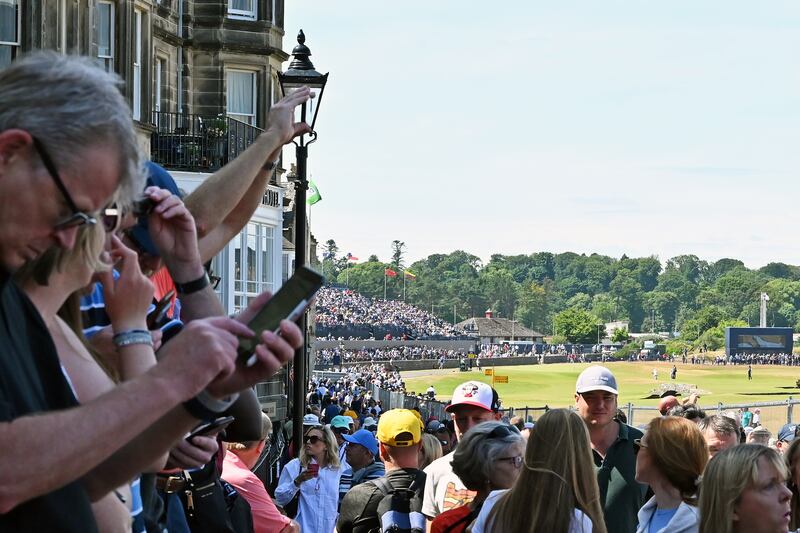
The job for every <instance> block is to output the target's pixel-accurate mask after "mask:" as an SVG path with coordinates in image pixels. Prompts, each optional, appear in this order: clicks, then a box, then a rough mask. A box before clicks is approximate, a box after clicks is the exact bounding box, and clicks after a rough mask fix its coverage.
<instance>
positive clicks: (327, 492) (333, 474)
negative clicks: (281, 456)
mask: <svg viewBox="0 0 800 533" xmlns="http://www.w3.org/2000/svg"><path fill="white" fill-rule="evenodd" d="M341 476H342V467H341V465H340V464H339V446H338V445H337V444H336V437H335V436H334V435H333V432H332V431H331V430H330V429H329V428H327V427H325V426H322V425H318V426H311V427H309V428H308V429H306V430H305V435H304V436H303V447H302V448H300V457H299V458H297V459H292V460H291V461H289V462H288V463H286V466H284V467H283V470H282V471H281V477H280V480H279V481H278V486H277V488H276V489H275V501H277V502H278V503H279V504H280V505H282V506H283V507H284V508H285V507H287V506H288V505H289V503H290V502H292V500H293V499H294V498H295V497H296V498H297V515H296V517H295V520H296V521H297V523H298V524H300V530H301V531H320V532H322V531H325V532H327V531H333V529H334V528H335V527H336V519H337V518H338V517H339V511H338V509H339V480H340V478H341Z"/></svg>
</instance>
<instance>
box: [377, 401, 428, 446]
mask: <svg viewBox="0 0 800 533" xmlns="http://www.w3.org/2000/svg"><path fill="white" fill-rule="evenodd" d="M377 436H378V440H379V441H381V442H382V443H383V444H386V445H387V446H395V447H398V448H401V447H406V446H413V445H414V444H416V443H418V442H419V441H420V440H422V418H421V417H420V415H419V413H417V412H416V411H413V410H411V409H391V410H390V411H386V412H385V413H383V414H381V418H380V420H378V435H377Z"/></svg>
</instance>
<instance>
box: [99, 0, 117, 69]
mask: <svg viewBox="0 0 800 533" xmlns="http://www.w3.org/2000/svg"><path fill="white" fill-rule="evenodd" d="M97 59H98V60H99V61H100V64H101V65H103V67H104V68H105V69H106V70H107V71H108V72H113V71H114V4H113V3H111V2H103V1H100V2H98V3H97Z"/></svg>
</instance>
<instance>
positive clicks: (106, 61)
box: [96, 0, 117, 72]
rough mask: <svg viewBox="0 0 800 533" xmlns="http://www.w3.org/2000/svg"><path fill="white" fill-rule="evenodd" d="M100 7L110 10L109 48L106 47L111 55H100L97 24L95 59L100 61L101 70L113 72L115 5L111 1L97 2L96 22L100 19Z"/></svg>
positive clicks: (114, 57) (99, 0) (102, 0)
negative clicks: (105, 6)
mask: <svg viewBox="0 0 800 533" xmlns="http://www.w3.org/2000/svg"><path fill="white" fill-rule="evenodd" d="M101 5H108V6H109V8H110V9H109V25H108V27H109V30H110V31H109V36H108V37H109V47H108V49H109V51H110V53H111V55H108V56H103V55H100V33H99V30H100V28H99V24H98V25H97V30H96V33H97V59H99V60H101V61H102V62H103V68H105V70H106V71H107V72H115V70H114V66H115V62H116V56H115V54H114V53H115V50H114V39H115V38H116V30H117V17H116V12H117V5H116V3H114V2H113V1H111V0H98V2H97V4H96V13H97V16H98V20H99V18H100V6H101Z"/></svg>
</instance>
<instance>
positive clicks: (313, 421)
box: [303, 413, 319, 426]
mask: <svg viewBox="0 0 800 533" xmlns="http://www.w3.org/2000/svg"><path fill="white" fill-rule="evenodd" d="M303 425H304V426H318V425H319V417H318V416H317V415H315V414H313V413H309V414H307V415H306V416H304V417H303Z"/></svg>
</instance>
